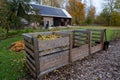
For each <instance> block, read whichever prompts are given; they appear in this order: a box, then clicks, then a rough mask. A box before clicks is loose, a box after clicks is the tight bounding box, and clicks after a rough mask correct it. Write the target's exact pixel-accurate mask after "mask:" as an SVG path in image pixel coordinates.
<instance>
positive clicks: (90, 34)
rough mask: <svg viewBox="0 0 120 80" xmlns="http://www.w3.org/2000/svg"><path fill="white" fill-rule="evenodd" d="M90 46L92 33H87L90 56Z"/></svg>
mask: <svg viewBox="0 0 120 80" xmlns="http://www.w3.org/2000/svg"><path fill="white" fill-rule="evenodd" d="M91 46H92V32H91V31H89V32H88V47H89V54H91Z"/></svg>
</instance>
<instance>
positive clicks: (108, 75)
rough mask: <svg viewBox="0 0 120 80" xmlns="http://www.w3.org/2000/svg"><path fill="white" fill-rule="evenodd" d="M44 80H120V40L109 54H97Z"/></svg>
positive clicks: (58, 70) (111, 46) (49, 74)
mask: <svg viewBox="0 0 120 80" xmlns="http://www.w3.org/2000/svg"><path fill="white" fill-rule="evenodd" d="M42 80H120V40H117V41H114V42H111V44H110V48H109V52H108V53H106V52H105V51H101V52H98V53H95V54H93V55H91V56H89V57H87V58H85V59H83V60H82V61H76V62H74V63H72V64H70V65H67V66H64V67H62V68H59V69H57V70H54V71H52V72H50V73H48V74H46V75H43V76H42Z"/></svg>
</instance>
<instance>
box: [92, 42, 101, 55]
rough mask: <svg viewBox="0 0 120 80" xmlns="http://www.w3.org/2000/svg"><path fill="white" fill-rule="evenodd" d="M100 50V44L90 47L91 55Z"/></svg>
mask: <svg viewBox="0 0 120 80" xmlns="http://www.w3.org/2000/svg"><path fill="white" fill-rule="evenodd" d="M100 50H102V44H97V45H96V46H93V47H91V53H96V52H98V51H100Z"/></svg>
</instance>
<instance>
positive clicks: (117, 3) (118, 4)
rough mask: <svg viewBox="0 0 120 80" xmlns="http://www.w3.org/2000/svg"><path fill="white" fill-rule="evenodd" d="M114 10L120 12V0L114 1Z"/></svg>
mask: <svg viewBox="0 0 120 80" xmlns="http://www.w3.org/2000/svg"><path fill="white" fill-rule="evenodd" d="M114 8H115V9H117V10H119V11H120V0H116V1H115V6H114Z"/></svg>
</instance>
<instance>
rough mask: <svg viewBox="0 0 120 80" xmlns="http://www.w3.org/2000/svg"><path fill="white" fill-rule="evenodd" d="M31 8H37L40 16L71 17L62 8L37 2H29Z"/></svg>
mask: <svg viewBox="0 0 120 80" xmlns="http://www.w3.org/2000/svg"><path fill="white" fill-rule="evenodd" d="M30 5H31V7H32V8H37V9H39V14H40V15H41V16H48V17H62V18H72V17H71V15H70V14H69V13H68V12H67V11H66V10H65V9H62V8H56V7H50V6H44V5H38V4H30Z"/></svg>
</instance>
